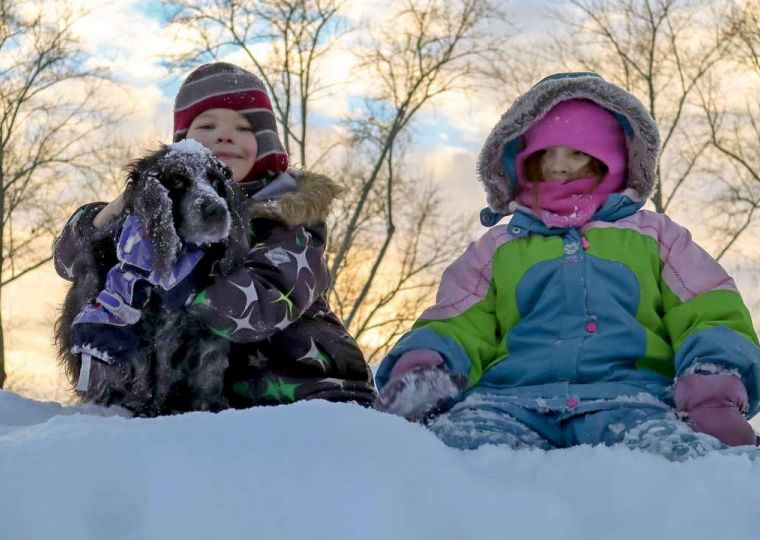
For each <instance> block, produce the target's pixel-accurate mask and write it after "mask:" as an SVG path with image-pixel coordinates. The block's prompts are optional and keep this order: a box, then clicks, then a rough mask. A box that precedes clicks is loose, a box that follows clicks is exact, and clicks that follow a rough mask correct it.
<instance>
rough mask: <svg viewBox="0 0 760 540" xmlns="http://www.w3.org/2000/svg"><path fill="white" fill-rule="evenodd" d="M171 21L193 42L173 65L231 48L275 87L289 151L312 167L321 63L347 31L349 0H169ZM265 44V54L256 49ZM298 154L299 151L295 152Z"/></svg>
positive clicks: (274, 96)
mask: <svg viewBox="0 0 760 540" xmlns="http://www.w3.org/2000/svg"><path fill="white" fill-rule="evenodd" d="M164 4H165V5H166V6H167V7H168V8H169V10H170V15H169V21H170V22H171V23H172V24H173V25H174V26H175V28H177V29H179V30H180V31H181V32H182V34H183V36H187V37H189V39H190V40H191V46H190V47H189V48H188V50H187V51H186V52H185V53H183V54H181V55H180V56H178V57H176V58H174V59H172V62H173V63H178V64H179V65H180V66H183V67H188V66H191V65H193V64H196V63H198V62H200V61H208V60H219V59H220V58H221V57H223V56H224V55H226V54H229V53H230V51H234V52H240V53H243V55H244V56H245V59H246V61H247V63H249V64H250V66H252V68H253V70H254V71H255V72H256V74H257V75H258V76H259V77H261V79H262V80H263V81H264V83H265V84H266V85H267V86H268V87H269V89H270V90H271V96H272V104H273V106H274V109H275V111H276V113H277V118H278V120H279V123H280V126H281V127H282V130H283V133H284V144H285V149H286V150H287V152H288V153H289V154H295V153H297V154H296V155H297V156H298V158H299V160H300V163H301V166H303V167H306V166H307V165H308V164H309V162H308V161H307V148H308V144H307V142H308V135H309V126H308V120H309V112H310V109H309V107H310V105H311V103H312V101H313V100H314V99H316V98H317V97H319V95H320V94H321V93H323V92H324V91H325V90H326V87H325V86H324V85H323V84H322V83H321V82H320V78H319V67H320V62H321V60H322V59H323V57H324V56H325V55H326V54H327V53H328V52H329V51H330V49H331V48H332V46H333V45H334V44H335V43H336V41H337V39H338V38H339V37H340V36H341V34H342V33H343V32H344V31H345V28H344V27H343V25H342V23H341V21H340V18H339V17H338V14H339V12H340V9H341V7H342V6H343V4H344V0H252V1H249V2H239V1H236V0H166V1H164ZM261 44H265V45H267V47H268V50H267V51H266V52H264V53H263V54H262V53H261V52H257V51H255V49H256V47H257V46H258V45H261ZM294 157H295V155H294Z"/></svg>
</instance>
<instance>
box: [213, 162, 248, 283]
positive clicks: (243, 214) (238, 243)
mask: <svg viewBox="0 0 760 540" xmlns="http://www.w3.org/2000/svg"><path fill="white" fill-rule="evenodd" d="M220 195H221V196H222V197H223V198H224V200H225V201H226V202H227V208H228V210H229V213H230V234H229V235H228V236H227V238H226V240H225V241H224V247H225V249H224V257H222V260H221V261H220V262H219V273H220V274H222V275H225V274H229V273H230V272H231V271H232V270H234V269H236V268H239V267H240V266H242V265H243V263H244V262H245V257H246V255H248V251H249V249H250V244H249V241H248V237H249V228H250V223H251V220H250V216H249V215H248V209H247V208H246V205H245V202H244V197H243V190H242V189H241V188H240V186H239V185H238V183H237V182H236V181H235V180H233V179H232V175H231V174H230V175H229V176H228V177H227V176H225V180H224V193H220Z"/></svg>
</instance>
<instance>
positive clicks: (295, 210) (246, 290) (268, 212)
mask: <svg viewBox="0 0 760 540" xmlns="http://www.w3.org/2000/svg"><path fill="white" fill-rule="evenodd" d="M184 139H193V140H195V141H197V142H199V143H201V144H202V145H204V146H206V147H207V148H209V149H210V150H211V151H212V152H213V153H214V154H215V155H216V156H217V157H218V158H219V159H221V160H222V161H223V162H225V164H226V165H228V166H229V167H230V169H232V172H233V177H234V178H235V180H237V181H238V182H240V185H241V187H242V189H243V192H244V194H245V196H246V198H247V200H248V203H249V213H250V217H251V229H252V231H253V238H252V242H251V245H252V246H254V248H252V249H251V251H250V252H249V254H248V256H247V259H246V263H245V265H244V266H243V267H242V268H240V269H238V270H237V271H234V272H232V273H231V274H228V275H226V276H224V277H219V276H216V277H215V278H214V280H213V281H212V283H211V285H210V286H209V287H207V288H206V289H204V290H201V291H192V293H193V294H191V296H190V297H189V298H188V300H187V301H186V302H184V306H183V307H181V308H180V309H187V310H188V311H190V312H191V313H193V314H194V315H195V316H196V317H197V318H198V319H199V320H200V321H201V322H202V323H203V324H205V325H206V326H207V327H208V328H209V329H210V330H211V331H212V332H214V333H215V334H217V335H220V336H223V337H225V338H227V339H229V340H230V342H231V349H230V358H229V368H228V369H227V371H226V373H225V375H224V386H225V394H226V395H225V397H226V398H227V401H228V403H229V406H230V407H235V408H245V407H250V406H254V405H275V404H279V403H289V402H293V401H298V400H302V399H326V400H330V401H355V402H358V403H360V404H363V405H370V404H371V403H372V402H373V400H374V398H375V390H374V384H373V379H372V373H371V371H370V369H369V367H368V366H367V363H366V361H365V359H364V356H363V354H362V352H361V350H360V349H359V347H358V346H357V344H356V342H355V341H354V340H353V338H352V337H351V336H350V335H349V334H348V333H347V331H346V329H345V327H344V326H343V325H342V323H341V322H340V320H339V319H338V318H337V317H336V316H335V314H334V313H333V312H332V310H331V308H330V306H329V304H328V303H327V299H326V294H327V289H328V286H329V283H330V276H329V272H328V269H327V264H326V261H325V257H324V249H325V239H326V236H327V235H326V230H325V219H326V217H327V215H328V213H329V211H330V205H331V202H332V200H333V198H334V197H335V196H336V195H338V193H339V192H340V189H339V187H338V186H337V185H336V184H335V183H334V182H333V181H332V180H330V179H329V178H326V177H325V176H322V175H319V174H314V173H310V172H307V171H295V170H288V155H287V153H286V152H285V150H284V148H283V146H282V143H281V142H280V139H279V136H278V134H277V127H276V120H275V116H274V113H273V111H272V105H271V102H270V99H269V96H268V94H267V91H266V88H265V87H264V85H263V83H262V82H261V80H260V79H259V78H258V77H256V76H255V75H253V74H252V73H250V72H248V71H246V70H244V69H242V68H240V67H238V66H235V65H232V64H228V63H225V62H216V63H211V64H205V65H202V66H200V67H198V68H197V69H195V70H194V71H193V72H192V73H190V75H188V77H187V78H186V79H185V81H184V82H183V83H182V85H181V87H180V89H179V92H178V94H177V97H176V100H175V108H174V135H173V140H174V142H179V141H181V140H184ZM122 209H123V203H122V201H121V196H120V197H119V198H117V199H116V200H114V201H112V202H111V203H110V204H108V205H106V204H105V203H92V204H89V205H86V206H84V207H83V208H81V209H79V210H78V211H77V212H76V213H75V214H74V216H75V217H74V218H72V219H70V220H69V222H68V223H67V224H66V226H65V227H64V230H63V232H62V234H61V236H60V237H59V238H58V239H57V240H56V242H55V245H54V260H55V266H56V270H57V271H58V273H59V275H60V276H61V277H63V278H64V279H68V280H74V279H75V277H76V276H74V275H72V272H71V271H69V269H72V268H74V269H76V268H78V267H79V265H78V264H77V260H78V259H79V258H80V257H82V256H83V252H85V251H87V254H88V256H89V257H96V258H99V259H100V260H104V258H107V257H109V256H111V254H112V253H113V252H114V251H115V247H116V246H115V242H114V238H118V237H119V234H118V231H119V227H120V223H121V221H123V220H121V219H120V217H121V215H122ZM179 305H182V303H180V304H179ZM117 360H118V359H117ZM116 367H118V366H116ZM116 367H115V368H116ZM175 412H181V409H177V410H176V411H175Z"/></svg>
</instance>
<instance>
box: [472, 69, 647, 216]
mask: <svg viewBox="0 0 760 540" xmlns="http://www.w3.org/2000/svg"><path fill="white" fill-rule="evenodd" d="M576 98H579V99H589V100H591V101H593V102H595V103H597V104H598V105H600V106H602V107H604V108H605V109H607V110H609V111H611V112H612V113H613V114H620V115H622V116H623V117H625V118H626V119H627V120H628V123H629V124H630V129H631V130H632V133H630V132H627V133H626V135H627V142H628V187H629V188H631V189H633V190H635V191H636V193H638V194H639V195H640V196H641V198H642V199H645V198H647V197H649V196H650V195H651V194H652V191H654V187H655V185H656V184H657V172H656V171H657V160H658V156H659V152H660V134H659V131H658V129H657V124H656V123H655V121H654V119H653V118H652V116H651V115H650V114H649V112H648V111H647V110H646V109H645V108H644V106H643V105H642V104H641V102H640V101H639V100H638V99H637V98H636V97H635V96H633V95H632V94H630V93H628V92H627V91H625V90H623V89H622V88H620V87H619V86H616V85H614V84H612V83H609V82H607V81H605V80H604V79H602V78H601V77H599V76H598V75H596V74H593V73H584V74H578V75H572V74H568V76H564V77H563V76H562V75H560V76H558V78H547V79H544V80H542V81H541V82H539V83H538V84H536V85H535V86H534V87H533V88H531V89H530V90H529V91H528V92H526V93H525V94H523V95H522V96H520V97H519V98H518V99H517V100H516V101H515V102H514V104H513V105H512V106H511V107H510V108H509V110H507V112H505V113H504V115H502V117H501V119H500V120H499V122H498V123H497V124H496V126H494V128H493V130H492V131H491V134H490V135H489V136H488V138H487V139H486V142H485V144H484V145H483V149H482V150H481V151H480V156H479V157H478V167H477V168H478V178H479V180H480V181H481V182H482V183H483V187H484V189H485V191H486V194H487V201H488V206H489V207H490V208H491V210H493V211H495V212H498V213H502V214H509V213H511V212H510V210H509V203H510V201H512V200H513V199H514V193H513V192H512V188H511V184H510V181H509V179H508V178H507V177H506V176H505V174H504V171H503V168H502V163H501V160H502V156H503V154H504V147H505V145H506V144H507V143H508V142H509V141H512V140H514V139H516V138H518V137H520V136H521V135H522V134H523V133H525V132H526V131H527V130H528V128H529V127H530V126H531V124H532V123H533V122H535V121H536V120H538V119H539V118H542V117H543V116H544V115H546V113H547V112H549V110H550V109H551V108H552V107H554V106H555V105H556V104H557V103H559V102H561V101H566V100H568V99H576Z"/></svg>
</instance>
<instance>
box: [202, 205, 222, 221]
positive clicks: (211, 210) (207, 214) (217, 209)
mask: <svg viewBox="0 0 760 540" xmlns="http://www.w3.org/2000/svg"><path fill="white" fill-rule="evenodd" d="M201 215H202V216H203V219H218V218H220V217H222V216H223V215H224V206H222V205H221V204H219V203H217V202H206V203H203V205H201Z"/></svg>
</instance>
